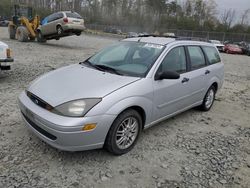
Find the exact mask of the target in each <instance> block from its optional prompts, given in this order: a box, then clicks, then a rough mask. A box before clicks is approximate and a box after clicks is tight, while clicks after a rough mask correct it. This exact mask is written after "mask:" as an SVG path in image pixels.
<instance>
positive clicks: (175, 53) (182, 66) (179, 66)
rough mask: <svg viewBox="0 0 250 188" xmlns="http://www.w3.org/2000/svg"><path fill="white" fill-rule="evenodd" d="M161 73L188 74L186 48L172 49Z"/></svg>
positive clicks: (163, 62) (165, 59)
mask: <svg viewBox="0 0 250 188" xmlns="http://www.w3.org/2000/svg"><path fill="white" fill-rule="evenodd" d="M159 71H162V72H164V71H175V72H178V73H183V72H186V55H185V50H184V47H177V48H174V49H172V50H171V51H170V52H169V53H168V54H167V55H166V57H165V58H164V60H163V61H162V64H161V65H160V67H159Z"/></svg>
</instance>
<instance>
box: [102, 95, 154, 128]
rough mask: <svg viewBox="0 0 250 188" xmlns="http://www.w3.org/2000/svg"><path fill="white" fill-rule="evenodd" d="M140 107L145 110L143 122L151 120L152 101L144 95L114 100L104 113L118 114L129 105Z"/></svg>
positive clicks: (146, 122)
mask: <svg viewBox="0 0 250 188" xmlns="http://www.w3.org/2000/svg"><path fill="white" fill-rule="evenodd" d="M135 106H137V107H140V108H142V109H143V110H144V112H145V124H148V122H150V120H151V115H152V108H153V106H152V101H151V100H150V99H148V98H146V97H141V96H133V97H128V98H125V99H122V100H120V101H118V102H115V103H114V104H113V105H112V106H110V108H108V109H107V110H106V112H105V114H106V115H115V116H118V115H119V114H120V113H121V112H122V111H124V110H126V109H128V108H130V107H135Z"/></svg>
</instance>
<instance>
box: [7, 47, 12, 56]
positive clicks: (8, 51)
mask: <svg viewBox="0 0 250 188" xmlns="http://www.w3.org/2000/svg"><path fill="white" fill-rule="evenodd" d="M6 56H7V58H11V51H10V49H9V48H7V49H6Z"/></svg>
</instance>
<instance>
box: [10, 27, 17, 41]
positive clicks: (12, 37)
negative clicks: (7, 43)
mask: <svg viewBox="0 0 250 188" xmlns="http://www.w3.org/2000/svg"><path fill="white" fill-rule="evenodd" d="M9 35H10V39H16V28H15V27H14V26H13V25H9Z"/></svg>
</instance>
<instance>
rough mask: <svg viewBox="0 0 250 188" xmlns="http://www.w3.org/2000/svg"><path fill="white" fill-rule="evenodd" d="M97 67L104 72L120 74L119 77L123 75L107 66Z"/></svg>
mask: <svg viewBox="0 0 250 188" xmlns="http://www.w3.org/2000/svg"><path fill="white" fill-rule="evenodd" d="M95 67H98V68H100V69H102V70H106V71H109V72H112V73H115V74H118V75H123V74H122V73H121V72H119V71H118V70H116V69H114V68H112V67H109V66H106V65H95Z"/></svg>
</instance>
